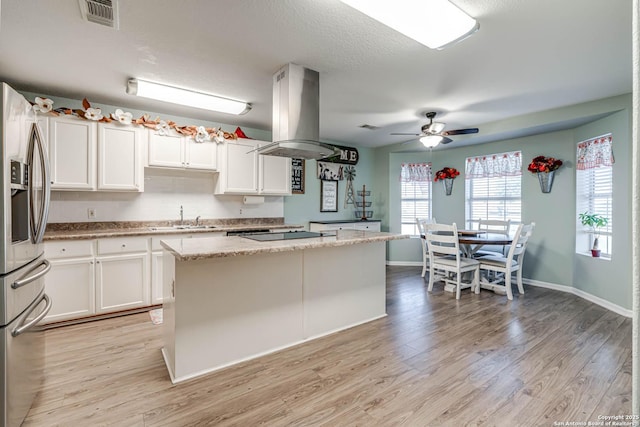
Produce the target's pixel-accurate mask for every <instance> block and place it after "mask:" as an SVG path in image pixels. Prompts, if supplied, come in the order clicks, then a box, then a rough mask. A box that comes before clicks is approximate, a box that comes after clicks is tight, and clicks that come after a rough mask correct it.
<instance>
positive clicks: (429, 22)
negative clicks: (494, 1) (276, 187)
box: [341, 0, 480, 49]
mask: <svg viewBox="0 0 640 427" xmlns="http://www.w3.org/2000/svg"><path fill="white" fill-rule="evenodd" d="M341 1H342V2H343V3H345V4H347V5H349V6H351V7H353V8H354V9H356V10H358V11H360V12H362V13H364V14H365V15H368V16H370V17H371V18H373V19H375V20H376V21H379V22H381V23H383V24H384V25H386V26H388V27H391V28H393V29H394V30H396V31H398V32H400V33H402V34H404V35H405V36H407V37H410V38H412V39H414V40H415V41H417V42H419V43H422V44H423V45H425V46H427V47H429V48H431V49H443V48H445V47H447V46H449V45H451V44H453V43H456V42H459V41H461V40H463V39H466V38H467V37H469V36H470V35H471V34H473V33H475V32H476V31H477V30H478V28H480V26H479V25H478V22H477V21H476V20H475V19H474V18H472V17H470V16H469V15H467V14H466V13H465V12H464V11H462V9H460V8H458V7H457V6H456V5H454V4H452V3H451V2H449V0H429V1H424V0H394V1H393V2H390V1H388V0H341Z"/></svg>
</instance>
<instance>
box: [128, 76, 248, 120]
mask: <svg viewBox="0 0 640 427" xmlns="http://www.w3.org/2000/svg"><path fill="white" fill-rule="evenodd" d="M127 93H128V94H129V95H137V96H141V97H143V98H149V99H156V100H158V101H165V102H171V103H173V104H180V105H187V106H189V107H196V108H202V109H205V110H211V111H219V112H221V113H229V114H245V113H246V112H247V111H249V110H251V104H249V103H246V102H243V101H236V100H233V99H228V98H221V97H219V96H215V95H209V94H207V93H201V92H194V91H192V90H188V89H180V88H177V87H173V86H167V85H163V84H160V83H153V82H148V81H145V80H140V79H129V81H128V82H127Z"/></svg>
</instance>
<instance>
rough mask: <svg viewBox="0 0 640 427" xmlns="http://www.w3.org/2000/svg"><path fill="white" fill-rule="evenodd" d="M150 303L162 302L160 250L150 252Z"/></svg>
mask: <svg viewBox="0 0 640 427" xmlns="http://www.w3.org/2000/svg"><path fill="white" fill-rule="evenodd" d="M151 304H162V252H153V253H152V254H151Z"/></svg>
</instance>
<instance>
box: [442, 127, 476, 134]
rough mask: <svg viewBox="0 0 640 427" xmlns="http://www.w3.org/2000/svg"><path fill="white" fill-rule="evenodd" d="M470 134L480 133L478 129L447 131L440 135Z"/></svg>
mask: <svg viewBox="0 0 640 427" xmlns="http://www.w3.org/2000/svg"><path fill="white" fill-rule="evenodd" d="M470 133H478V128H469V129H456V130H447V131H444V132H442V133H441V134H440V135H445V136H447V135H468V134H470Z"/></svg>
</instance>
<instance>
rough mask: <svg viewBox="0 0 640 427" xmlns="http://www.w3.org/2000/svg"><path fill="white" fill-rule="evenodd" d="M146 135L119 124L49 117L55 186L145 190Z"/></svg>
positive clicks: (71, 188)
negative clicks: (143, 153)
mask: <svg viewBox="0 0 640 427" xmlns="http://www.w3.org/2000/svg"><path fill="white" fill-rule="evenodd" d="M144 135H145V134H144V133H143V132H142V131H141V129H139V128H137V127H135V126H128V125H120V124H119V123H96V122H93V121H90V120H83V119H78V118H73V117H66V116H60V117H51V118H49V138H48V144H49V157H50V159H49V161H50V163H51V181H52V184H51V189H53V190H76V191H96V190H100V191H103V190H104V191H143V169H142V168H143V163H142V146H143V140H142V138H143V137H144Z"/></svg>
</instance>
